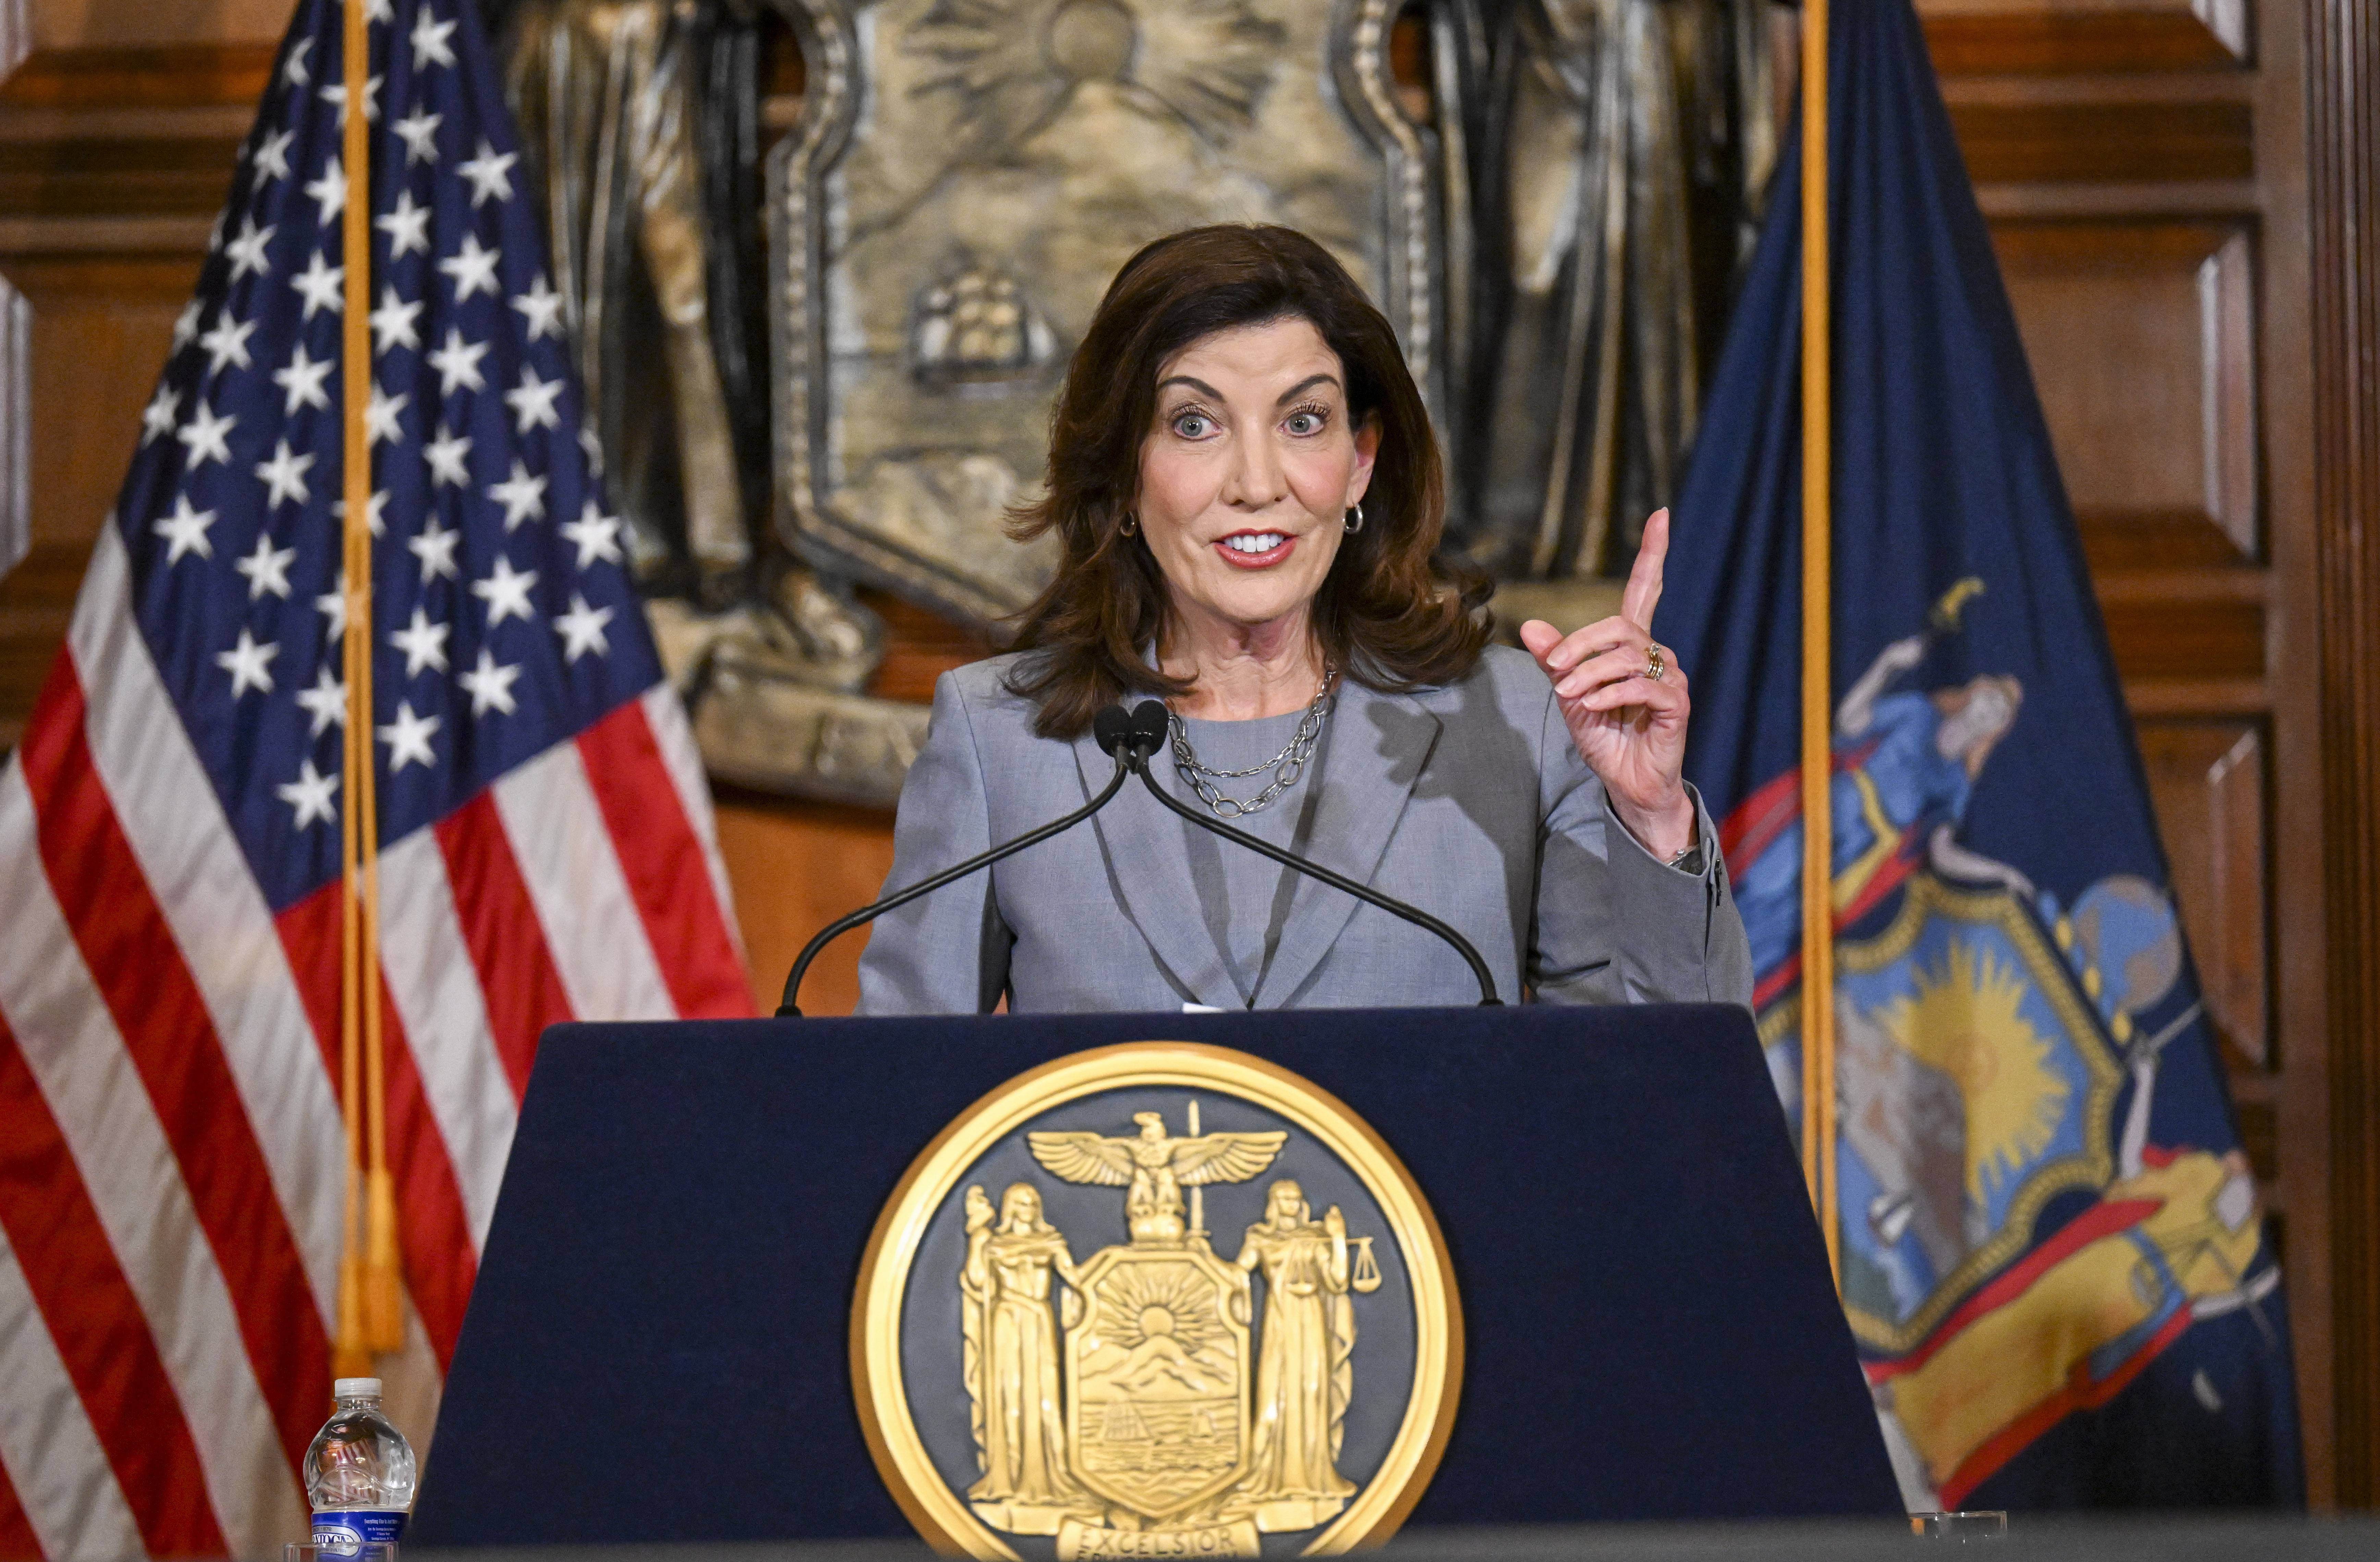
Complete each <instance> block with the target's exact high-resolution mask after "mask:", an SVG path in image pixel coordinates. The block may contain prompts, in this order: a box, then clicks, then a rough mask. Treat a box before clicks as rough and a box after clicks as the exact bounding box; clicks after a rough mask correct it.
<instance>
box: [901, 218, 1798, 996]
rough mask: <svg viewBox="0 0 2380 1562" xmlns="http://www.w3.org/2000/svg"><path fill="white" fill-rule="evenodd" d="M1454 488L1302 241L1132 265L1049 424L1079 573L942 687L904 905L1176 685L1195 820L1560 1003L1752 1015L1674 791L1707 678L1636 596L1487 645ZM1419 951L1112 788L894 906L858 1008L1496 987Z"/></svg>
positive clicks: (1358, 297)
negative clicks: (1460, 948) (1686, 668)
mask: <svg viewBox="0 0 2380 1562" xmlns="http://www.w3.org/2000/svg"><path fill="white" fill-rule="evenodd" d="M1444 521H1445V481H1444V477H1443V473H1442V470H1441V467H1440V464H1439V453H1438V445H1437V441H1436V439H1435V438H1434V436H1433V435H1432V433H1431V431H1430V427H1429V420H1428V417H1427V413H1426V412H1425V411H1424V409H1423V407H1422V402H1421V396H1420V394H1419V393H1418V392H1417V391H1416V390H1415V387H1414V382H1413V379H1412V376H1411V375H1410V374H1408V373H1407V372H1406V369H1405V365H1404V357H1403V353H1402V352H1401V351H1400V350H1399V348H1398V345H1397V342H1396V337H1395V334H1394V333H1393V332H1392V331H1391V330H1390V326H1389V323H1388V321H1386V320H1385V319H1383V318H1382V317H1381V315H1380V313H1379V311H1378V309H1374V308H1373V307H1372V305H1371V303H1370V302H1369V301H1368V300H1367V299H1366V297H1364V295H1363V292H1362V290H1361V289H1360V288H1358V287H1357V286H1356V285H1355V284H1354V280H1353V279H1352V278H1351V277H1349V276H1348V275H1347V273H1346V272H1345V271H1344V270H1343V269H1342V267H1341V266H1340V265H1339V263H1338V262H1337V261H1336V260H1332V259H1331V258H1330V255H1329V253H1328V252H1326V251H1325V250H1324V249H1323V248H1321V247H1320V246H1319V245H1318V244H1316V243H1315V242H1314V241H1313V240H1311V239H1309V238H1306V237H1305V236H1303V235H1300V234H1297V233H1293V232H1291V231H1290V230H1288V229H1285V228H1274V227H1210V228H1199V229H1196V230H1193V231H1191V232H1188V233H1182V234H1176V235H1174V236H1172V237H1170V238H1165V239H1160V240H1159V241H1158V242H1157V243H1155V244H1152V245H1150V246H1148V247H1147V248H1145V249H1143V250H1142V251H1141V252H1140V253H1139V254H1137V255H1135V256H1134V257H1133V259H1132V260H1130V261H1128V262H1127V263H1126V264H1125V266H1124V268H1123V271H1122V272H1119V273H1118V274H1117V276H1116V279H1115V281H1114V282H1113V284H1111V285H1110V287H1109V289H1108V293H1107V297H1106V298H1105V299H1104V300H1103V301H1102V302H1101V303H1100V306H1099V313H1098V315H1097V316H1096V318H1094V319H1093V320H1092V321H1091V325H1090V329H1089V331H1088V332H1087V333H1086V334H1085V336H1084V339H1083V344H1082V345H1081V346H1080V347H1079V348H1078V349H1076V351H1075V357H1074V361H1073V363H1072V365H1071V366H1070V368H1069V369H1068V371H1067V376H1066V383H1065V387H1064V389H1063V391H1062V393H1061V394H1060V397H1059V400H1058V406H1057V408H1056V411H1055V412H1054V414H1053V415H1052V418H1051V430H1050V467H1049V476H1048V486H1047V491H1046V493H1045V494H1044V496H1043V497H1042V498H1041V500H1040V501H1039V502H1038V503H1036V504H1034V505H1033V506H1031V507H1030V508H1029V509H1027V510H1026V511H1024V512H1023V513H1022V514H1021V515H1020V516H1019V518H1018V521H1017V525H1016V530H1017V534H1018V535H1019V536H1020V537H1023V538H1033V537H1038V536H1041V535H1043V534H1045V533H1048V534H1053V535H1054V536H1055V537H1056V538H1057V539H1058V542H1059V546H1060V550H1061V559H1060V563H1059V566H1058V572H1057V576H1056V578H1055V580H1054V581H1053V582H1052V583H1051V584H1050V588H1049V589H1048V590H1047V591H1045V592H1043V593H1042V595H1041V597H1040V599H1039V600H1038V601H1036V602H1035V603H1034V604H1033V605H1032V606H1031V607H1030V608H1029V609H1027V610H1026V612H1025V614H1024V617H1023V619H1022V623H1021V627H1020V630H1019V633H1018V636H1017V640H1016V649H1015V650H1014V651H1012V652H1010V653H1009V654H1007V655H1004V656H998V657H994V658H991V659H990V660H986V661H980V662H977V663H975V664H973V665H971V666H968V667H963V668H960V669H959V670H957V671H956V672H950V673H946V674H945V675H944V676H943V677H942V679H941V682H940V683H939V684H937V685H936V687H935V691H934V710H933V719H932V724H931V726H930V728H929V733H928V736H927V740H926V747H925V750H924V752H923V753H921V754H920V755H919V756H918V757H917V763H916V765H915V766H914V767H912V769H910V772H909V780H908V783H907V785H906V787H905V789H904V790H903V792H902V794H901V806H900V814H899V818H898V822H897V825H896V828H895V831H894V838H893V864H892V877H891V878H890V879H889V880H888V882H887V885H886V889H887V891H888V892H889V891H891V890H898V889H900V888H901V887H903V886H904V885H906V884H909V883H912V882H914V881H916V880H917V879H920V878H925V877H926V876H927V875H929V874H930V873H933V872H935V871H937V870H939V869H941V868H942V867H945V866H949V865H951V864H953V863H955V862H957V861H959V860H960V859H962V858H964V857H966V856H968V855H971V854H975V853H977V852H980V851H983V850H985V849H986V848H987V847H989V846H990V844H992V843H993V842H997V841H1001V840H1004V839H1006V838H1008V837H1011V836H1014V835H1017V834H1021V833H1022V832H1024V831H1026V830H1027V829H1032V828H1034V827H1035V826H1037V825H1039V824H1041V823H1044V822H1046V821H1047V820H1049V819H1050V818H1051V817H1055V816H1056V815H1058V814H1060V813H1062V812H1064V811H1066V810H1068V809H1070V808H1075V807H1078V806H1080V805H1082V804H1083V803H1084V802H1085V801H1087V799H1088V798H1089V797H1090V796H1092V795H1093V794H1094V793H1097V792H1098V791H1099V788H1100V787H1101V786H1102V785H1103V784H1104V783H1105V782H1106V781H1108V779H1109V778H1110V776H1111V775H1112V774H1113V767H1112V765H1111V762H1110V760H1109V758H1108V757H1107V756H1106V755H1105V754H1103V753H1102V752H1101V751H1100V749H1099V745H1098V744H1097V742H1096V741H1095V740H1094V738H1093V737H1092V735H1091V725H1092V719H1093V717H1094V716H1095V715H1096V714H1097V713H1098V712H1099V710H1101V709H1102V708H1105V707H1107V706H1110V705H1111V704H1113V703H1115V702H1116V701H1117V700H1119V699H1123V698H1125V697H1127V696H1133V697H1145V696H1150V695H1154V696H1158V697H1160V698H1162V699H1163V700H1165V702H1166V703H1167V705H1168V707H1169V708H1171V710H1172V726H1171V730H1170V733H1169V736H1170V745H1169V749H1168V751H1167V752H1165V753H1163V754H1161V755H1160V757H1159V760H1158V762H1157V763H1158V769H1159V770H1160V772H1161V774H1162V782H1163V784H1165V785H1166V786H1167V787H1168V788H1169V789H1170V790H1172V792H1173V793H1174V794H1175V795H1176V796H1178V797H1180V798H1181V799H1183V800H1184V802H1185V803H1187V804H1188V805H1190V806H1192V807H1196V808H1201V809H1211V810H1212V811H1213V812H1214V813H1215V814H1216V815H1217V816H1218V817H1221V818H1224V819H1228V820H1229V821H1231V822H1232V823H1233V825H1235V826H1237V827H1239V828H1241V829H1246V830H1250V831H1253V832H1255V833H1257V834H1258V835H1260V836H1262V837H1263V838H1265V839H1266V840H1268V841H1269V842H1272V843H1274V844H1275V845H1277V846H1281V847H1283V848H1286V849H1288V850H1290V851H1293V852H1295V853H1297V854H1301V855H1304V856H1306V857H1309V858H1311V859H1313V860H1314V861H1316V862H1318V863H1319V864H1320V865H1322V866H1325V867H1329V868H1332V869H1335V870H1337V871H1338V872H1340V873H1342V874H1343V875H1345V876H1347V877H1348V878H1354V879H1355V880H1357V881H1359V882H1362V883H1366V884H1368V885H1370V886H1371V887H1372V888H1374V889H1376V890H1380V891H1383V892H1384V893H1386V894H1389V895H1391V896H1394V897H1396V898H1398V899H1400V900H1403V901H1406V902H1411V903H1413V904H1415V905H1417V906H1419V907H1421V908H1422V909H1423V910H1425V911H1427V912H1429V913H1431V914H1434V915H1436V916H1438V917H1439V918H1441V919H1443V920H1444V921H1446V922H1447V923H1449V924H1451V925H1452V926H1454V927H1455V928H1456V929H1457V930H1459V931H1460V932H1462V933H1463V935H1464V936H1465V937H1466V938H1469V939H1470V940H1471V941H1472V942H1473V943H1474V944H1475V946H1477V948H1478V950H1479V952H1480V953H1481V955H1482V956H1483V957H1484V958H1485V959H1486V961H1487V963H1488V969H1489V971H1490V972H1491V973H1492V974H1493V975H1494V977H1495V981H1496V985H1497V987H1498V989H1499V990H1500V992H1501V993H1503V994H1504V995H1505V996H1506V997H1508V998H1510V997H1512V996H1514V995H1516V994H1519V993H1522V992H1523V991H1524V990H1525V991H1526V992H1528V993H1530V994H1533V995H1534V996H1535V997H1536V999H1539V1000H1541V1001H1551V1002H1568V1003H1615V1002H1631V1001H1700V1000H1708V999H1720V1000H1726V1001H1731V1002H1738V1003H1743V1002H1748V1001H1749V1000H1750V998H1751V993H1752V975H1751V964H1750V961H1749V957H1748V955H1747V953H1746V950H1745V944H1744V935H1743V922H1742V919H1741V918H1740V917H1739V916H1738V915H1737V914H1736V910H1735V905H1734V902H1733V900H1732V898H1731V897H1730V893H1729V890H1728V883H1727V872H1726V866H1725V865H1724V864H1723V863H1722V862H1721V861H1720V858H1719V854H1718V845H1717V836H1716V833H1715V831H1714V830H1713V829H1712V828H1711V824H1710V820H1709V818H1708V817H1707V816H1706V815H1705V814H1704V812H1703V810H1702V807H1701V805H1700V802H1699V800H1698V799H1697V798H1696V797H1695V796H1694V793H1693V791H1692V790H1691V789H1690V788H1688V787H1687V786H1686V785H1685V783H1684V781H1683V779H1682V774H1681V768H1682V762H1683V758H1684V754H1685V740H1686V716H1687V698H1686V681H1685V676H1684V674H1683V673H1682V672H1681V671H1680V670H1679V669H1678V668H1677V667H1676V666H1675V665H1673V664H1671V663H1670V661H1669V660H1668V659H1667V654H1666V653H1665V652H1664V650H1663V649H1662V648H1661V647H1659V646H1658V645H1657V644H1655V643H1654V641H1653V638H1652V636H1651V634H1650V632H1649V630H1648V629H1647V627H1646V626H1647V625H1648V624H1650V623H1651V622H1652V617H1653V607H1654V604H1655V602H1656V601H1657V600H1658V599H1659V597H1660V592H1661V561H1662V555H1663V553H1664V552H1665V551H1666V550H1667V548H1668V546H1669V522H1668V518H1667V516H1666V515H1656V516H1654V517H1653V519H1652V520H1651V521H1650V522H1649V523H1648V524H1647V525H1646V527H1645V543H1644V548H1643V551H1641V552H1640V553H1639V554H1638V556H1637V560H1636V565H1635V569H1634V572H1633V575H1632V576H1631V577H1630V579H1629V582H1628V587H1627V592H1626V595H1625V597H1624V599H1623V600H1622V607H1621V613H1620V615H1619V616H1618V617H1616V618H1609V619H1605V620H1604V621H1602V622H1601V623H1599V624H1590V625H1588V626H1587V627H1585V628H1584V629H1581V630H1578V631H1576V632H1575V633H1573V634H1570V635H1563V634H1561V633H1560V631H1558V630H1556V629H1555V628H1554V627H1553V626H1552V625H1550V624H1543V623H1530V624H1524V625H1523V626H1522V630H1521V638H1522V640H1523V642H1524V644H1525V645H1526V646H1527V648H1528V653H1527V654H1526V655H1524V654H1523V653H1522V652H1520V651H1517V650H1512V649H1511V648H1504V647H1497V646H1489V645H1487V644H1486V643H1485V642H1486V638H1487V634H1486V629H1485V626H1484V624H1482V622H1481V620H1482V614H1481V613H1480V611H1479V609H1480V607H1481V604H1482V602H1483V600H1484V598H1485V595H1486V587H1485V585H1484V584H1483V583H1482V582H1480V581H1479V580H1478V579H1476V578H1475V577H1474V576H1469V575H1463V574H1460V573H1458V572H1457V571H1456V570H1455V569H1454V568H1452V567H1451V566H1450V565H1449V564H1447V563H1445V562H1443V561H1441V560H1440V559H1439V557H1438V554H1437V549H1438V543H1439V534H1440V532H1441V529H1442V527H1443V526H1444ZM1477 993H1478V987H1477V985H1476V983H1475V980H1474V978H1473V976H1472V974H1471V972H1470V970H1469V968H1468V967H1467V966H1466V965H1465V963H1463V959H1462V957H1461V956H1460V955H1458V954H1457V953H1456V952H1455V951H1454V950H1453V949H1451V947H1449V946H1448V945H1446V944H1445V943H1443V942H1442V941H1440V940H1439V938H1436V937H1435V936H1434V935H1432V934H1430V933H1429V932H1427V931H1425V930H1424V929H1422V928H1420V927H1417V926H1412V925H1410V924H1408V923H1406V922H1404V921H1402V920H1400V919H1399V918H1397V917H1395V916H1393V915H1391V914H1389V913H1387V912H1384V911H1381V910H1379V909H1378V908H1376V907H1373V906H1369V905H1366V904H1363V903H1362V902H1358V901H1356V900H1355V899H1354V897H1352V896H1350V895H1347V894H1346V893H1344V892H1342V891H1341V890H1334V889H1331V888H1330V887H1329V886H1327V885H1324V884H1321V883H1318V882H1316V881H1314V880H1313V879H1310V878H1306V877H1305V876H1303V875H1300V874H1296V873H1293V872H1292V871H1290V870H1288V869H1286V868H1283V867H1281V866H1279V865H1278V864H1276V863H1273V862H1271V861H1269V860H1268V859H1267V858H1265V857H1263V856H1261V855H1259V854H1257V853H1255V852H1252V851H1249V850H1247V849H1246V848H1245V847H1243V846H1241V845H1239V844H1237V843H1235V842H1229V841H1225V840H1221V839H1219V838H1218V837H1216V836H1215V835H1213V834H1211V833H1209V832H1208V831H1206V830H1203V829H1196V828H1195V827H1194V826H1192V825H1191V824H1190V823H1188V822H1187V821H1185V820H1184V819H1181V818H1177V817H1174V816H1173V815H1172V814H1170V813H1168V812H1166V811H1165V810H1164V809H1163V808H1162V807H1160V805H1159V804H1158V801H1157V800H1156V799H1155V798H1153V797H1147V796H1144V795H1135V793H1130V792H1127V793H1124V794H1123V795H1121V796H1119V797H1118V798H1117V799H1116V800H1115V802H1114V803H1112V804H1111V805H1109V806H1108V807H1107V808H1106V809H1104V810H1103V811H1102V812H1100V813H1099V814H1098V815H1097V816H1096V817H1094V818H1093V819H1092V820H1091V822H1090V824H1089V826H1087V827H1078V828H1076V829H1073V830H1070V831H1068V832H1066V833H1064V834H1062V835H1059V836H1057V837H1054V838H1053V839H1050V840H1048V841H1045V842H1040V843H1039V844H1038V845H1035V846H1032V847H1029V848H1027V849H1026V850H1025V851H1023V852H1021V853H1019V854H1016V855H1014V856H1013V857H1010V858H1007V859H1006V860H1004V861H1002V862H1001V863H999V864H997V865H995V866H993V867H992V868H990V870H989V871H988V872H985V873H981V874H977V875H973V876H970V877H968V878H965V879H962V880H960V881H958V882H956V883H953V884H951V885H949V886H947V887H945V888H944V889H942V890H938V891H936V892H934V893H932V894H929V895H927V896H924V897H923V898H921V899H919V900H917V901H913V902H909V903H908V904H907V905H905V906H903V907H901V908H899V909H898V910H896V911H893V912H892V913H889V914H886V915H885V916H884V917H883V918H882V919H881V920H880V922H878V923H877V925H876V928H875V932H874V935H873V937H872V938H870V939H869V941H868V950H867V953H866V955H865V956H864V958H863V959H862V960H861V962H860V1000H859V1011H860V1012H861V1013H869V1014H892V1013H951V1012H974V1011H989V1010H990V1009H991V1008H993V1007H994V1006H995V1005H996V1004H998V1003H999V1002H1000V1000H1001V999H1002V998H1003V997H1005V998H1006V999H1007V1001H1008V1005H1009V1008H1010V1010H1011V1011H1015V1012H1025V1011H1086V1010H1117V1011H1126V1010H1160V1009H1175V1008H1178V1007H1183V1006H1187V1005H1196V1006H1205V1007H1213V1008H1233V1009H1245V1008H1257V1009H1288V1008H1323V1007H1357V1006H1363V1007H1369V1006H1383V1005H1402V1004H1459V1003H1468V1002H1472V1001H1475V999H1476V997H1477Z"/></svg>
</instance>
